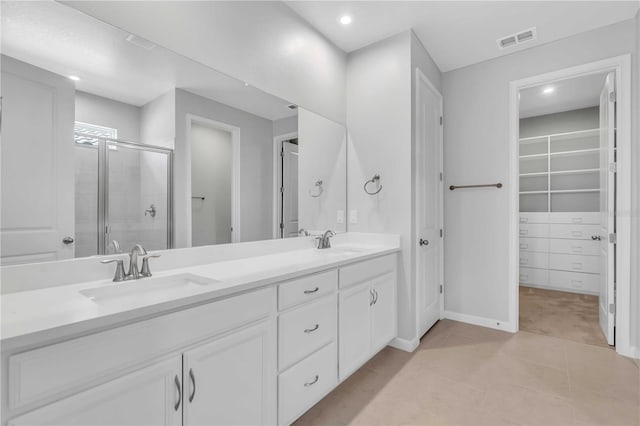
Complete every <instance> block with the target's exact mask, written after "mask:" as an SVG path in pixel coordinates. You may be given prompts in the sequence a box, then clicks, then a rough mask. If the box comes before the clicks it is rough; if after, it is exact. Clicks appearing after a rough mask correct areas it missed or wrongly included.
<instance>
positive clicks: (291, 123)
mask: <svg viewBox="0 0 640 426" xmlns="http://www.w3.org/2000/svg"><path fill="white" fill-rule="evenodd" d="M297 131H298V115H297V114H296V115H293V116H291V117H287V118H281V119H280V120H275V121H274V122H273V136H274V137H275V136H281V135H286V134H288V133H294V132H297Z"/></svg>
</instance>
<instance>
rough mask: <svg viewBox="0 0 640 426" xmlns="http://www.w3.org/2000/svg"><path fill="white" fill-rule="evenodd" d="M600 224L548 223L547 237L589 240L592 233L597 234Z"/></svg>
mask: <svg viewBox="0 0 640 426" xmlns="http://www.w3.org/2000/svg"><path fill="white" fill-rule="evenodd" d="M599 231H600V225H561V224H556V223H552V224H551V225H549V237H551V238H572V239H577V240H591V236H592V235H598V233H599Z"/></svg>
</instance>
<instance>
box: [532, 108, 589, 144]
mask: <svg viewBox="0 0 640 426" xmlns="http://www.w3.org/2000/svg"><path fill="white" fill-rule="evenodd" d="M598 127H600V109H599V107H597V106H596V107H591V108H583V109H576V110H573V111H565V112H559V113H555V114H546V115H539V116H537V117H529V118H523V119H521V120H520V137H521V138H530V137H533V136H541V135H549V134H554V133H565V132H575V131H578V130H589V129H597V128H598Z"/></svg>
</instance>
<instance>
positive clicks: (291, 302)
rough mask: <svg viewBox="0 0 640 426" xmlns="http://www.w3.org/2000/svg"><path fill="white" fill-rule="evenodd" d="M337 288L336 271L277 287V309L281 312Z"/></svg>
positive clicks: (310, 276)
mask: <svg viewBox="0 0 640 426" xmlns="http://www.w3.org/2000/svg"><path fill="white" fill-rule="evenodd" d="M337 288H338V270H337V269H334V270H332V271H327V272H322V273H319V274H314V275H309V276H307V277H303V278H299V279H297V280H293V281H289V282H286V283H283V284H280V285H279V286H278V308H279V309H280V310H281V311H282V310H284V309H288V308H291V307H293V306H296V305H299V304H300V303H304V302H308V301H311V300H315V299H317V298H319V297H322V296H324V295H327V294H329V293H331V292H333V291H336V289H337Z"/></svg>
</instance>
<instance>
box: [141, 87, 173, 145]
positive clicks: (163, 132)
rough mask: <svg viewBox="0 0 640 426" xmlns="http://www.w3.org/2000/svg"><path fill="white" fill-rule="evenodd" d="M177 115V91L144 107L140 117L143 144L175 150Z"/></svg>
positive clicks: (166, 94) (162, 96)
mask: <svg viewBox="0 0 640 426" xmlns="http://www.w3.org/2000/svg"><path fill="white" fill-rule="evenodd" d="M175 113H176V94H175V90H170V91H168V92H167V93H165V94H163V95H160V96H158V97H157V98H156V99H154V100H152V101H150V102H148V103H146V104H145V105H143V107H142V113H141V115H140V140H141V141H142V143H145V144H147V145H157V146H163V147H166V148H173V146H174V138H175V135H176V123H175Z"/></svg>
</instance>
